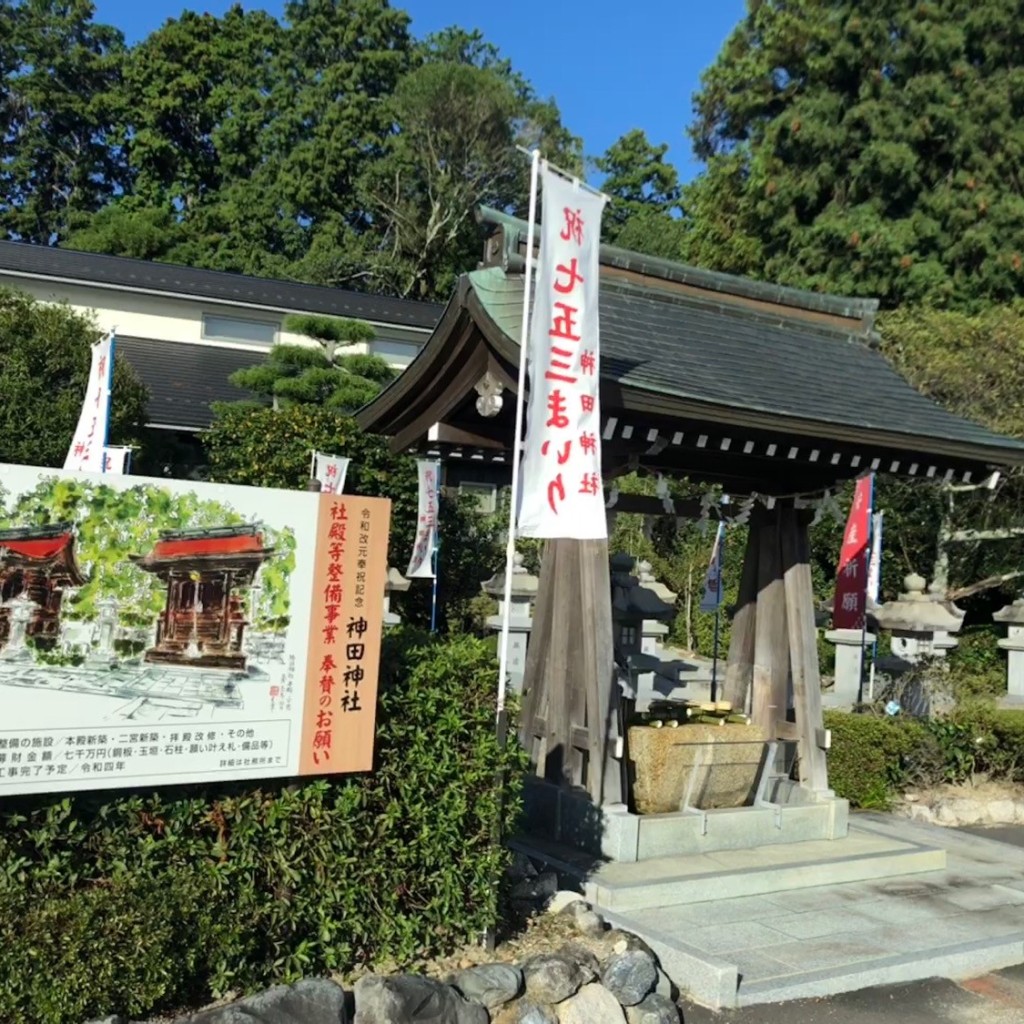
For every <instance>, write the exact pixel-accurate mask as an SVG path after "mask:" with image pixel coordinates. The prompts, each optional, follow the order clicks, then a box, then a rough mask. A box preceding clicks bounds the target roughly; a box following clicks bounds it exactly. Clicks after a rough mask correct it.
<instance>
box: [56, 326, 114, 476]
mask: <svg viewBox="0 0 1024 1024" xmlns="http://www.w3.org/2000/svg"><path fill="white" fill-rule="evenodd" d="M113 365H114V335H113V332H111V333H110V334H108V335H107V336H106V337H105V338H102V339H101V340H100V341H98V342H96V344H95V345H93V346H92V362H91V364H90V368H89V383H88V384H87V385H86V391H85V400H84V401H83V402H82V411H81V413H80V415H79V418H78V426H77V427H76V428H75V436H74V437H73V438H72V439H71V444H70V446H69V447H68V453H67V457H66V458H65V459H64V469H65V470H82V471H84V472H87V473H102V472H104V467H105V459H104V446H105V445H106V443H107V423H108V421H109V419H110V387H111V381H112V379H113V374H112V370H113Z"/></svg>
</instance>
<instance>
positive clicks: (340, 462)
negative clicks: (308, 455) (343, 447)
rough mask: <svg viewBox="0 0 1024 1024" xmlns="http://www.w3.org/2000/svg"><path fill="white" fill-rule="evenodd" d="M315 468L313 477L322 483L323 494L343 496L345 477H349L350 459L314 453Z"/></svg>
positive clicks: (321, 490)
mask: <svg viewBox="0 0 1024 1024" xmlns="http://www.w3.org/2000/svg"><path fill="white" fill-rule="evenodd" d="M314 455H315V456H316V458H315V468H314V470H313V476H314V477H315V478H316V479H317V480H319V481H320V492H321V493H322V494H341V493H342V492H343V491H344V490H345V477H346V476H347V475H348V464H349V461H350V460H349V459H344V458H342V457H341V456H340V455H324V454H323V452H314Z"/></svg>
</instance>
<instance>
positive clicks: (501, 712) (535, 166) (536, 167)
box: [496, 149, 540, 744]
mask: <svg viewBox="0 0 1024 1024" xmlns="http://www.w3.org/2000/svg"><path fill="white" fill-rule="evenodd" d="M539 178H540V151H539V150H536V149H535V150H534V151H533V153H532V154H531V164H530V219H529V224H528V227H527V233H526V254H527V258H526V269H525V272H524V276H523V315H522V330H521V331H520V336H519V382H518V385H517V391H516V425H515V434H514V435H513V438H512V498H511V501H510V503H509V510H508V538H507V542H506V545H505V589H504V594H503V607H502V610H501V639H500V641H499V643H498V700H497V712H496V717H497V722H498V736H499V739H500V741H501V742H502V744H504V736H505V726H504V725H503V720H504V717H505V694H506V692H507V686H508V682H507V678H506V677H507V674H508V645H509V636H510V632H511V631H510V619H511V615H512V571H513V569H514V568H515V559H516V519H517V518H518V516H519V468H520V467H519V463H520V457H521V455H522V438H523V404H524V402H523V393H524V392H525V390H526V350H527V347H528V344H529V338H530V297H531V296H530V290H531V285H532V283H533V258H532V257H533V241H534V234H535V232H536V229H537V185H538V181H539Z"/></svg>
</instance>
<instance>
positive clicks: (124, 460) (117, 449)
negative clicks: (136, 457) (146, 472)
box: [103, 445, 132, 476]
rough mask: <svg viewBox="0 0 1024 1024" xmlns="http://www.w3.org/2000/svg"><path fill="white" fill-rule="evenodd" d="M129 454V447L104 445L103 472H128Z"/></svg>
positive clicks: (122, 473)
mask: <svg viewBox="0 0 1024 1024" xmlns="http://www.w3.org/2000/svg"><path fill="white" fill-rule="evenodd" d="M131 454H132V450H131V448H125V447H122V446H120V445H114V446H111V445H106V446H105V447H104V449H103V472H104V473H107V474H110V475H113V476H124V475H125V473H127V472H128V465H129V462H130V460H131Z"/></svg>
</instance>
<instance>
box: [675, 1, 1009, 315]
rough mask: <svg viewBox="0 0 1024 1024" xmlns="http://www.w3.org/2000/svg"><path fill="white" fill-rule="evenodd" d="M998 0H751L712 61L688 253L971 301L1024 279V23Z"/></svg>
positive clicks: (856, 290) (858, 288) (849, 287)
mask: <svg viewBox="0 0 1024 1024" xmlns="http://www.w3.org/2000/svg"><path fill="white" fill-rule="evenodd" d="M1022 32H1024V29H1022V26H1021V24H1020V20H1019V19H1018V18H1017V17H1016V16H1015V11H1014V10H1012V9H1011V8H1010V7H1008V6H1007V5H1006V4H1003V3H1000V2H999V0H982V2H979V3H967V2H966V0H930V2H928V3H922V4H906V3H903V2H900V0H878V2H876V3H872V4H868V5H865V4H861V3H855V2H853V0H843V2H833V3H829V4H824V5H823V4H821V3H818V2H814V0H792V2H790V0H787V2H782V0H749V2H748V13H747V16H746V17H745V18H744V20H743V21H742V22H741V24H740V25H739V26H738V27H737V29H736V30H735V31H734V32H733V34H732V35H731V36H730V38H729V39H728V40H727V42H726V43H725V45H724V47H723V48H722V51H721V53H720V55H719V57H718V60H717V61H716V62H715V64H714V65H713V66H712V67H711V68H710V69H709V70H708V71H707V72H706V73H705V75H704V77H703V82H702V88H701V90H700V92H699V93H698V94H697V96H696V99H695V110H696V115H697V116H696V122H695V124H694V125H693V128H692V135H693V138H694V142H695V147H696V152H697V154H698V155H699V156H700V157H701V158H703V159H705V160H706V161H708V167H707V171H706V173H705V174H704V175H703V176H702V177H701V178H700V179H699V180H698V181H697V182H696V183H695V184H694V186H693V188H692V189H691V190H690V191H689V193H688V195H687V196H686V206H687V210H688V212H689V214H690V215H691V218H692V224H693V235H692V237H691V238H690V239H689V248H688V254H689V258H691V259H693V260H694V261H699V262H701V263H703V264H705V265H710V266H713V267H717V268H722V269H729V270H740V271H742V272H744V273H748V274H752V275H755V276H758V277H764V278H767V279H769V280H772V281H776V282H779V283H783V284H792V285H798V286H802V287H810V288H815V289H828V290H832V291H839V292H843V293H850V294H857V295H877V296H880V297H882V298H883V300H884V301H885V302H886V303H887V304H888V305H896V304H899V303H902V302H906V301H908V300H909V301H918V300H926V301H928V302H929V303H932V304H951V305H959V306H972V305H974V304H976V303H978V302H984V301H991V300H999V299H1006V298H1010V297H1013V296H1016V295H1020V294H1022V293H1024V256H1022V253H1024V194H1022V191H1021V184H1020V180H1019V178H1020V174H1019V168H1020V162H1021V154H1022V152H1024V128H1022V122H1021V112H1022V110H1024V70H1022V69H1021V67H1020V64H1019V61H1018V60H1017V58H1016V55H1017V54H1018V52H1019V50H1020V47H1021V44H1022V41H1024V36H1022Z"/></svg>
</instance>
